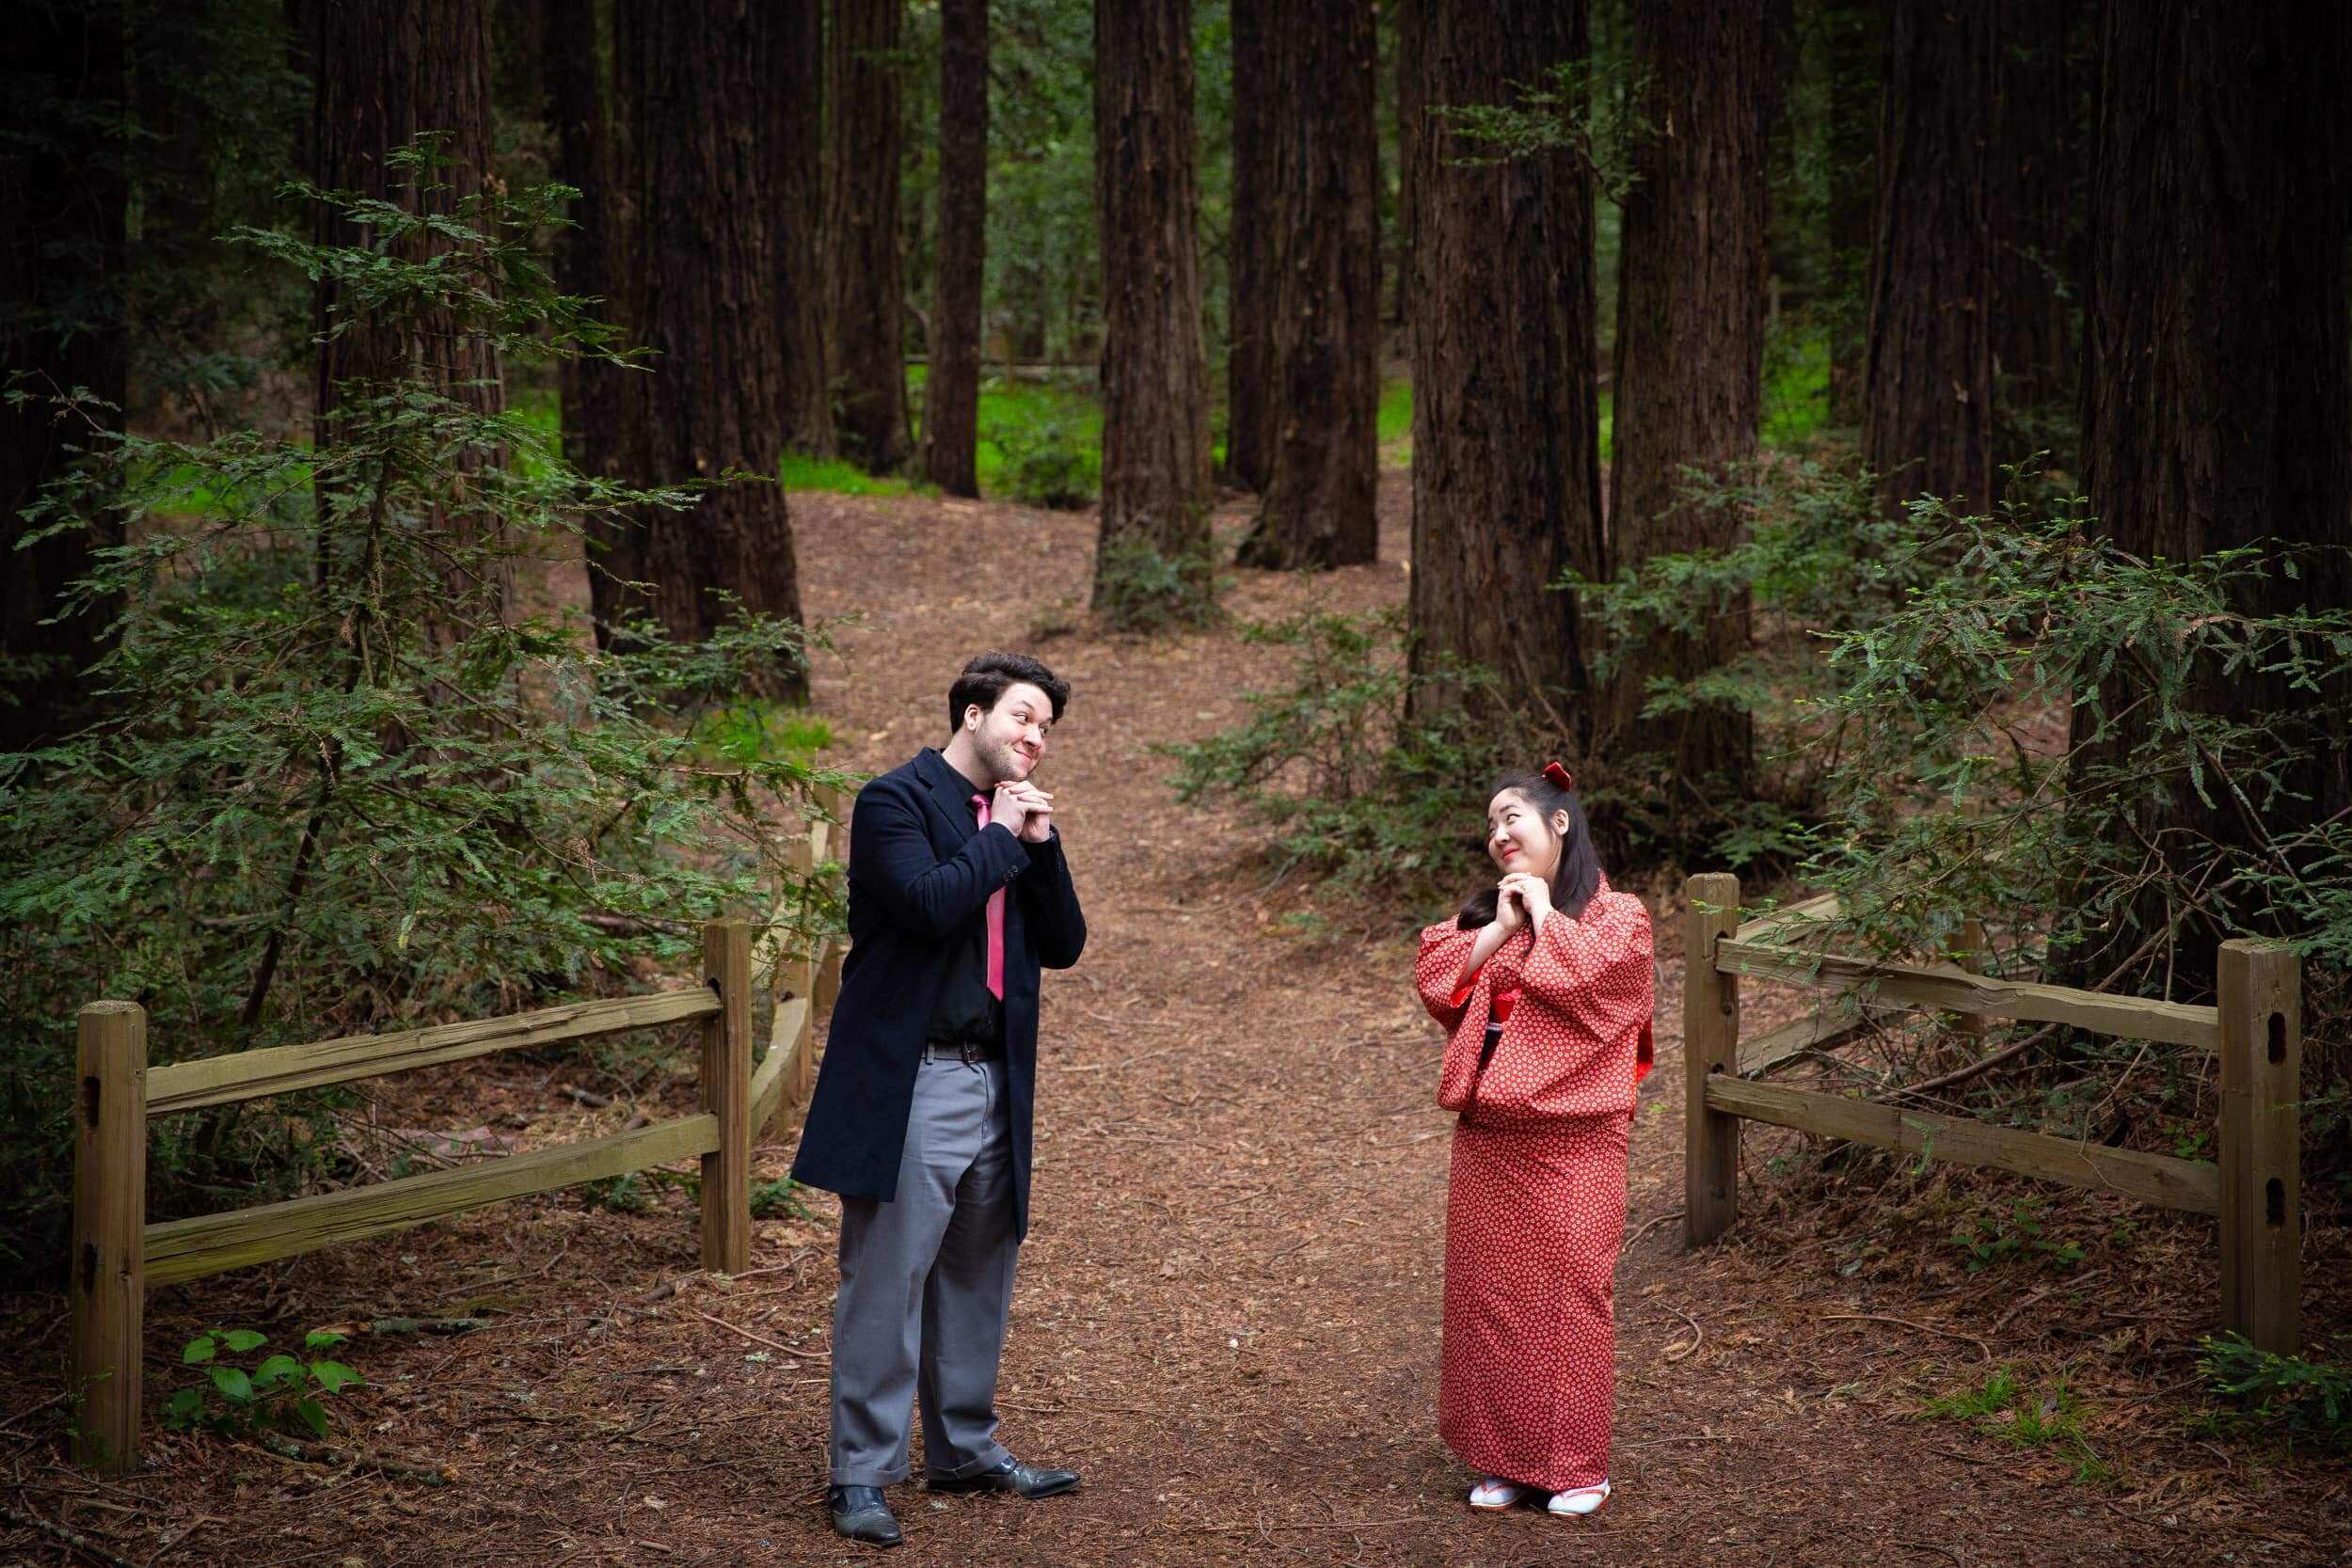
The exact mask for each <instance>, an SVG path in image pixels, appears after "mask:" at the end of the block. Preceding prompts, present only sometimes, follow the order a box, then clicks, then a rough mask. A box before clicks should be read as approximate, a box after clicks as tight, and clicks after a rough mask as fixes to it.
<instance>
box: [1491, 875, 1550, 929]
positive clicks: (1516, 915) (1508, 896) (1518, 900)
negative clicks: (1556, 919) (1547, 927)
mask: <svg viewBox="0 0 2352 1568" xmlns="http://www.w3.org/2000/svg"><path fill="white" fill-rule="evenodd" d="M1496 887H1497V889H1498V891H1499V893H1500V895H1501V896H1500V897H1498V898H1497V899H1496V901H1495V924H1496V925H1498V926H1500V927H1502V928H1503V930H1504V931H1505V932H1507V933H1509V934H1512V935H1517V934H1518V930H1519V928H1520V927H1526V928H1527V929H1528V930H1529V931H1531V932H1533V933H1534V935H1536V936H1541V935H1543V930H1544V922H1545V921H1546V920H1547V919H1549V918H1550V915H1551V884H1550V883H1549V882H1547V881H1545V880H1544V879H1542V878H1541V877H1538V876H1535V875H1534V873H1532V872H1526V871H1514V872H1513V873H1511V875H1509V876H1508V877H1505V878H1503V879H1502V881H1501V882H1499V883H1497V884H1496Z"/></svg>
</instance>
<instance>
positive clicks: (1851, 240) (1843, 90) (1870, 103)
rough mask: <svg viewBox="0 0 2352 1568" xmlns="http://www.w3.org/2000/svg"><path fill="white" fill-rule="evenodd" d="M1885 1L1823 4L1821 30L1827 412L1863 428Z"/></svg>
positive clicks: (1841, 0)
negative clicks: (1825, 118)
mask: <svg viewBox="0 0 2352 1568" xmlns="http://www.w3.org/2000/svg"><path fill="white" fill-rule="evenodd" d="M1881 4H1882V0H1823V4H1822V6H1821V8H1820V23H1819V25H1820V28H1821V36H1822V55H1823V59H1824V61H1825V68H1826V71H1827V73H1828V84H1827V87H1828V94H1829V122H1828V127H1827V135H1826V136H1825V137H1824V140H1825V141H1826V143H1827V149H1826V150H1827V153H1828V158H1829V167H1828V168H1827V169H1826V170H1825V171H1824V174H1823V178H1824V181H1825V182H1826V184H1827V185H1828V188H1829V249H1830V269H1831V270H1830V301H1831V309H1830V311H1829V413H1830V418H1831V420H1834V421H1836V423H1838V424H1840V425H1845V426H1849V427H1853V426H1858V425H1860V424H1861V423H1862V382H1863V360H1864V344H1865V342H1866V341H1867V338H1868V332H1867V328H1868V325H1869V315H1870V227H1871V219H1872V215H1873V214H1875V212H1876V211H1877V202H1876V200H1875V198H1874V195H1873V193H1874V192H1875V191H1876V189H1877V184H1878V140H1879V98H1880V87H1881V82H1880V76H1881V73H1882V71H1883V70H1884V67H1885V55H1886V51H1885V49H1884V48H1883V45H1882V43H1881V41H1880V37H1879V31H1880V28H1879V22H1880V17H1879V12H1880V8H1881Z"/></svg>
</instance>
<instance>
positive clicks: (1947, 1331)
mask: <svg viewBox="0 0 2352 1568" xmlns="http://www.w3.org/2000/svg"><path fill="white" fill-rule="evenodd" d="M1820 1321H1821V1322H1823V1323H1895V1324H1898V1325H1899V1326H1901V1327H1903V1328H1915V1329H1917V1330H1918V1331H1919V1332H1920V1333H1922V1334H1941V1335H1943V1336H1944V1337H1945V1338H1947V1339H1965V1340H1967V1341H1968V1342H1969V1343H1970V1344H1972V1345H1974V1346H1976V1347H1977V1349H1979V1350H1980V1351H1982V1352H1983V1353H1984V1359H1985V1364H1986V1365H1987V1366H1990V1365H1991V1364H1992V1361H1993V1347H1992V1346H1991V1345H1988V1344H1986V1343H1985V1342H1984V1341H1983V1340H1982V1339H1979V1338H1977V1337H1976V1336H1975V1335H1973V1334H1963V1333H1962V1332H1961V1331H1960V1330H1958V1329H1956V1328H1938V1327H1936V1326H1935V1325H1934V1324H1933V1323H1913V1322H1912V1321H1911V1320H1910V1319H1909V1318H1885V1317H1881V1316H1879V1315H1878V1314H1877V1313H1875V1312H1832V1313H1830V1314H1829V1315H1828V1316H1826V1317H1824V1318H1822V1319H1821V1320H1820Z"/></svg>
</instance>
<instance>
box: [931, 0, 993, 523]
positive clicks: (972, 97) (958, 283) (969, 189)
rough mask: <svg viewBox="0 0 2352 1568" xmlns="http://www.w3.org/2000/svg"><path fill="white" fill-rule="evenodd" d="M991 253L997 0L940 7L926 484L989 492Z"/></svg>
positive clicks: (951, 1)
mask: <svg viewBox="0 0 2352 1568" xmlns="http://www.w3.org/2000/svg"><path fill="white" fill-rule="evenodd" d="M987 254H988V0H941V5H940V8H939V277H938V280H937V282H936V284H935V285H934V287H933V290H932V294H931V331H930V371H929V372H928V373H927V374H926V375H925V377H924V382H923V459H922V470H923V477H924V478H925V479H927V480H929V481H930V483H933V484H936V485H938V486H939V487H940V488H941V489H943V490H945V491H946V492H947V493H948V494H949V495H951V496H974V497H977V496H978V495H979V493H980V481H979V475H978V473H977V470H976V467H975V465H976V463H977V449H978V445H979V438H980V284H981V277H982V272H983V264H984V262H985V261H986V260H987Z"/></svg>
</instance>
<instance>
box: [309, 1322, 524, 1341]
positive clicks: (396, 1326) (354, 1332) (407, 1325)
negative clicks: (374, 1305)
mask: <svg viewBox="0 0 2352 1568" xmlns="http://www.w3.org/2000/svg"><path fill="white" fill-rule="evenodd" d="M489 1326H490V1320H489V1319H487V1318H359V1319H354V1320H353V1321H351V1322H349V1323H326V1324H324V1325H323V1326H321V1327H318V1328H314V1329H312V1330H311V1331H310V1332H311V1333H313V1334H340V1335H342V1337H343V1338H346V1339H358V1338H365V1337H367V1336H370V1335H374V1336H377V1337H381V1336H384V1335H388V1334H471V1333H473V1332H474V1331H475V1330H476V1329H481V1328H488V1327H489Z"/></svg>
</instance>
